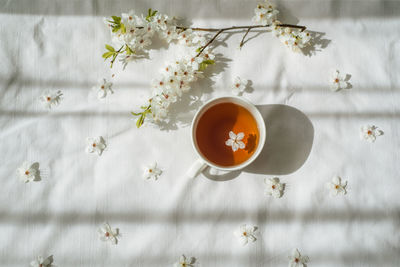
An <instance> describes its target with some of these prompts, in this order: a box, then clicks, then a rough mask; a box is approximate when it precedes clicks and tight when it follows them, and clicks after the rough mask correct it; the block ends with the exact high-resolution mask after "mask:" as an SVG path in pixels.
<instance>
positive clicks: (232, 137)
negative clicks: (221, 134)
mask: <svg viewBox="0 0 400 267" xmlns="http://www.w3.org/2000/svg"><path fill="white" fill-rule="evenodd" d="M229 138H231V139H233V140H235V139H236V134H235V133H234V132H232V131H230V132H229Z"/></svg>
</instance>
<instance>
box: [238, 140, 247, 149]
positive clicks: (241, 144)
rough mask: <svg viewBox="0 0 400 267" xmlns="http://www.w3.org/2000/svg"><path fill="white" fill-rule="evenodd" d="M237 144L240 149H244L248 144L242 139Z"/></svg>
mask: <svg viewBox="0 0 400 267" xmlns="http://www.w3.org/2000/svg"><path fill="white" fill-rule="evenodd" d="M237 144H238V146H239V148H240V149H244V148H245V147H246V145H245V144H244V143H243V142H242V141H238V142H237Z"/></svg>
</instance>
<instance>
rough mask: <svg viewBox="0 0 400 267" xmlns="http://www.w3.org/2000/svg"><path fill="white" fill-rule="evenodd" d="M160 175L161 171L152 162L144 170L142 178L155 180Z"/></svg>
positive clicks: (155, 163)
mask: <svg viewBox="0 0 400 267" xmlns="http://www.w3.org/2000/svg"><path fill="white" fill-rule="evenodd" d="M161 174H162V170H161V169H160V168H158V167H157V162H153V163H152V164H150V165H149V166H147V167H146V168H145V169H144V172H143V178H144V179H151V178H154V180H157V179H158V177H159V176H160V175H161Z"/></svg>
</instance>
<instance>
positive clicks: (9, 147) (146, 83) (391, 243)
mask: <svg viewBox="0 0 400 267" xmlns="http://www.w3.org/2000/svg"><path fill="white" fill-rule="evenodd" d="M255 4H256V2H255V1H250V0H246V1H243V0H235V1H231V0H220V1H212V0H194V1H185V0H173V1H156V0H153V1H147V0H146V1H144V0H140V1H138V0H137V1H127V0H126V1H123V0H119V1H105V0H97V1H77V0H73V1H45V0H35V1H30V0H22V1H18V0H16V1H6V0H0V21H1V23H0V59H1V63H0V127H1V130H0V140H1V141H0V151H1V153H0V159H1V162H2V164H1V166H0V179H1V180H0V181H1V188H2V189H1V194H0V266H28V265H29V262H30V261H31V260H32V259H34V258H35V257H36V256H37V255H43V256H47V255H51V254H53V255H54V259H55V264H56V265H57V266H74V267H76V266H85V267H88V266H145V267H152V266H171V265H172V264H173V263H174V262H175V261H177V259H178V258H179V256H180V255H181V254H185V255H187V256H194V257H196V259H197V266H203V267H214V266H222V267H226V266H230V267H234V266H237V267H253V266H254V267H255V266H286V265H287V262H288V259H287V256H288V255H289V254H290V252H291V251H292V249H293V248H299V250H300V251H301V252H302V253H303V254H305V255H308V256H309V257H310V263H309V266H399V265H400V194H399V189H400V179H399V178H400V177H399V173H400V164H399V162H400V158H399V156H400V153H399V148H400V139H399V137H400V136H399V129H400V121H399V120H400V91H399V89H400V73H399V70H400V42H399V39H400V31H399V28H400V1H389V0H381V1H378V0H377V1H372V0H348V1H345V0H341V1H334V0H332V1H328V0H326V1H325V0H324V1H318V0H293V1H279V2H278V9H279V10H280V11H281V14H280V17H279V18H280V19H281V20H282V21H283V22H287V23H299V24H300V25H306V26H307V27H308V29H309V30H310V31H312V32H316V33H317V34H318V35H319V36H320V38H319V39H318V40H317V42H316V43H317V44H316V47H317V49H316V51H309V52H310V54H311V55H302V54H295V53H292V52H291V51H289V49H287V48H285V47H284V46H283V45H282V44H281V43H280V42H279V40H277V39H276V38H275V37H274V36H272V34H270V33H255V32H251V33H250V34H249V37H250V38H251V40H249V41H248V42H247V43H246V44H245V46H244V47H243V48H242V49H241V50H239V49H237V47H238V44H239V42H240V40H241V37H242V34H243V33H237V34H231V35H226V34H225V35H222V36H221V37H220V38H219V42H218V43H217V44H218V46H217V47H216V48H215V51H216V52H217V53H218V54H220V56H219V57H218V58H217V64H216V65H215V66H213V67H211V68H210V69H209V70H208V71H207V76H210V78H209V79H208V78H207V79H204V80H202V81H199V82H198V83H197V84H196V85H195V86H194V88H193V91H192V94H191V95H192V96H194V98H191V97H189V96H188V95H186V96H184V97H183V99H182V103H181V104H180V105H178V106H177V107H176V110H175V111H174V112H175V113H178V112H179V113H178V116H177V118H176V120H175V121H174V122H175V123H172V124H169V125H165V126H164V127H163V129H162V130H160V129H157V128H154V127H151V126H148V127H143V128H142V129H140V130H138V129H136V127H135V124H134V121H133V120H132V117H131V115H130V111H132V110H134V109H135V108H136V107H138V106H140V105H141V104H142V103H143V101H144V98H145V97H147V96H148V94H149V88H150V81H151V79H152V78H153V77H156V75H157V73H158V70H159V69H160V68H161V67H162V66H163V65H164V64H165V62H166V60H168V59H172V58H173V55H175V54H176V53H177V52H178V51H177V48H176V47H175V48H174V47H172V48H171V52H170V53H169V52H168V51H167V47H166V46H165V45H162V44H156V45H155V47H154V48H155V49H154V50H152V51H151V52H150V58H149V59H144V60H141V61H138V62H137V63H134V64H131V65H130V66H128V67H127V68H126V70H125V71H122V70H121V68H120V67H119V66H116V67H115V69H112V70H110V69H109V67H108V64H106V63H104V61H103V59H102V58H101V54H102V52H104V44H105V43H110V36H109V33H108V30H107V29H106V27H105V25H104V24H103V22H102V17H103V16H106V15H118V14H120V13H121V12H125V11H128V10H129V9H131V8H133V9H135V10H136V12H137V13H145V12H146V11H147V9H148V8H149V7H152V8H153V9H157V10H159V11H161V12H164V13H167V14H170V15H178V16H181V17H183V18H186V21H187V23H188V24H189V23H192V24H193V25H196V26H207V27H222V26H230V25H248V24H251V17H252V16H253V9H254V7H255ZM255 35H257V37H255ZM225 37H228V38H225ZM253 37H254V38H253ZM336 68H337V69H339V70H340V71H341V72H343V73H348V74H350V75H351V79H350V82H351V84H352V88H351V89H348V90H342V91H339V92H332V91H330V90H329V82H328V78H329V74H330V72H331V70H332V69H336ZM113 73H115V74H116V76H115V78H114V81H113V82H114V91H115V93H114V94H113V95H111V96H110V97H107V99H106V100H105V101H104V102H99V101H98V100H97V99H96V98H95V97H94V96H93V95H92V94H91V90H90V89H91V87H92V86H93V85H95V84H96V82H97V80H98V79H99V78H103V77H105V78H110V77H111V75H112V74H113ZM235 76H240V77H242V78H245V79H249V80H250V81H251V88H252V89H253V92H252V93H245V95H244V97H246V98H248V99H249V100H250V101H252V102H253V103H255V104H256V105H259V107H260V109H261V110H262V112H263V115H264V116H265V119H266V124H267V144H266V148H265V151H264V153H263V155H261V157H260V159H259V160H258V161H257V162H256V164H255V165H253V166H250V167H249V168H247V169H245V170H243V171H242V172H236V173H231V174H227V175H225V176H220V177H215V176H213V175H212V174H210V173H209V172H206V173H205V174H204V175H201V176H200V177H198V178H197V179H195V180H189V179H187V178H185V172H186V170H187V168H188V167H189V166H190V164H191V163H192V162H193V161H194V160H195V159H196V155H195V152H194V151H193V149H192V146H191V141H190V136H189V124H190V121H191V119H192V117H193V114H194V112H195V111H196V109H197V108H198V107H199V106H200V105H201V104H202V103H203V102H204V101H206V100H208V99H211V98H213V97H217V96H221V95H226V94H230V85H231V83H232V81H233V78H234V77H235ZM46 89H50V90H62V92H63V94H64V99H63V101H62V102H61V104H60V105H59V106H58V107H56V108H55V109H53V110H51V111H47V110H45V109H44V108H43V107H42V106H41V104H40V102H39V101H38V97H39V96H40V94H41V92H42V91H44V90H46ZM276 104H282V105H276ZM364 124H374V125H377V126H379V127H380V128H381V129H382V130H383V131H384V132H385V134H384V136H382V137H379V138H378V139H377V141H376V143H374V144H370V143H367V142H365V141H363V140H360V138H359V129H360V126H362V125H364ZM98 135H101V136H103V137H104V138H105V139H106V141H107V144H108V147H107V149H106V151H104V153H103V155H102V156H101V157H98V156H96V155H91V154H90V155H89V154H86V153H85V146H86V142H85V140H86V137H91V136H98ZM25 160H28V161H32V162H39V163H40V170H41V176H42V181H40V182H37V183H28V184H24V183H22V182H20V181H19V180H18V179H17V178H16V177H15V170H16V168H17V167H18V166H19V165H20V164H21V163H22V162H23V161H25ZM153 160H156V161H157V162H158V163H159V165H160V166H161V167H162V169H163V170H164V174H163V175H162V176H161V177H160V179H159V180H158V181H145V180H143V179H142V178H141V176H142V167H143V165H145V164H148V163H150V162H152V161H153ZM275 175H277V176H278V177H280V179H281V180H282V181H283V182H285V183H286V190H285V194H284V196H283V197H282V198H281V199H273V198H270V197H267V196H265V195H264V182H263V179H264V178H265V177H273V176H275ZM334 175H340V176H342V177H343V178H344V179H345V180H347V181H348V194H347V195H345V196H343V197H342V196H339V197H336V198H332V197H330V196H329V195H328V191H327V190H326V188H325V184H326V182H328V181H330V180H331V178H332V176H334ZM104 221H108V222H109V223H110V224H111V225H112V226H113V227H118V228H120V231H121V233H122V235H123V236H122V239H121V240H120V243H119V244H118V245H117V246H112V245H111V244H106V243H103V242H101V241H100V240H99V239H98V237H97V233H96V230H97V228H98V227H99V226H100V225H101V224H102V223H103V222H104ZM243 223H247V224H253V225H257V226H258V228H259V230H258V236H257V237H258V240H257V242H255V243H253V244H250V245H249V246H246V247H241V246H240V244H239V243H238V242H237V240H236V239H235V237H234V236H233V234H232V232H233V231H234V230H235V229H236V228H237V227H238V226H239V225H241V224H243Z"/></svg>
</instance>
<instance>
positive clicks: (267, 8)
mask: <svg viewBox="0 0 400 267" xmlns="http://www.w3.org/2000/svg"><path fill="white" fill-rule="evenodd" d="M254 13H255V15H254V17H253V19H252V20H253V22H254V23H255V24H261V25H264V26H267V25H271V24H273V23H274V22H275V21H276V19H277V16H278V14H279V10H277V9H276V8H275V6H274V5H272V4H271V3H270V2H269V1H268V0H266V1H265V2H260V3H258V4H257V7H256V8H255V9H254Z"/></svg>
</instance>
